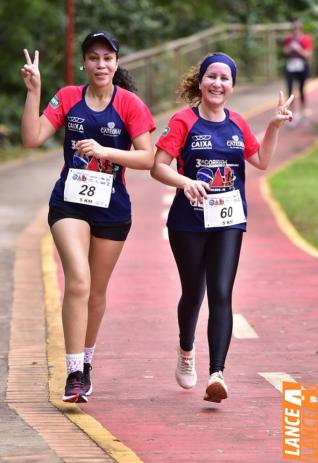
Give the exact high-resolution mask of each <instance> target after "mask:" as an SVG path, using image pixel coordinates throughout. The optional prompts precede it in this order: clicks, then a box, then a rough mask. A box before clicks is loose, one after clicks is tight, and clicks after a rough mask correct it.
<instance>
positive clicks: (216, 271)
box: [151, 53, 293, 402]
mask: <svg viewBox="0 0 318 463" xmlns="http://www.w3.org/2000/svg"><path fill="white" fill-rule="evenodd" d="M236 74H237V68H236V64H235V62H234V61H233V59H232V58H231V57H229V56H228V55H225V54H223V53H213V54H212V55H209V56H207V57H206V58H205V59H204V60H203V61H202V62H201V63H200V64H199V65H198V66H196V67H194V68H191V69H190V71H189V72H188V73H187V74H186V75H185V76H184V77H183V80H182V82H181V86H180V88H179V94H180V96H181V98H182V99H183V100H184V101H186V102H187V103H188V104H189V105H190V107H188V108H186V109H182V110H181V111H178V112H177V113H176V114H175V115H174V116H173V117H172V118H171V120H170V121H169V124H168V126H167V127H166V129H165V130H164V131H163V133H162V135H161V137H160V138H159V140H158V142H157V144H156V146H157V148H158V149H157V153H156V157H155V164H154V167H153V169H152V171H151V173H152V176H153V177H154V178H156V179H157V180H159V181H160V182H162V183H164V184H166V185H170V186H174V187H176V188H177V190H176V196H175V198H174V201H173V204H172V206H171V208H170V212H169V216H168V222H167V226H168V231H169V241H170V245H171V248H172V252H173V254H174V258H175V260H176V264H177V267H178V271H179V276H180V280H181V288H182V294H181V298H180V301H179V304H178V324H179V338H180V340H179V341H180V342H179V346H178V361H177V367H176V371H175V376H176V380H177V383H178V384H179V385H180V386H181V387H183V388H185V389H190V388H192V387H194V386H195V384H196V381H197V374H196V370H195V346H194V339H195V330H196V325H197V320H198V315H199V311H200V307H201V303H202V300H203V297H204V294H205V291H206V290H207V297H208V305H209V320H208V343H209V353H210V370H209V377H208V382H207V387H206V391H205V396H204V400H207V401H211V402H221V400H223V399H226V398H227V396H228V388H227V385H226V384H225V382H224V378H223V369H224V365H225V360H226V356H227V352H228V348H229V345H230V340H231V335H232V325H233V316H232V290H233V285H234V280H235V275H236V271H237V266H238V262H239V256H240V250H241V243H242V236H243V232H244V231H245V230H246V218H247V204H246V197H245V186H244V184H245V160H246V161H248V162H249V163H251V164H252V165H253V166H255V167H257V168H258V169H266V168H267V166H268V163H269V161H270V159H271V157H272V155H273V154H274V152H275V149H276V145H277V137H278V131H279V128H280V127H281V125H283V124H284V123H285V122H286V121H288V120H291V119H292V113H291V111H290V110H289V106H290V104H291V102H292V100H293V96H292V95H291V96H290V98H289V99H288V100H287V101H284V97H283V94H282V92H281V93H280V96H279V103H278V107H277V111H276V114H275V115H274V116H273V117H272V119H271V120H270V122H269V125H268V127H267V130H266V133H265V136H264V139H263V141H262V143H259V142H258V141H257V140H256V138H255V136H254V135H253V134H252V132H251V130H250V128H249V126H248V125H247V123H246V121H245V120H244V119H243V118H242V117H241V116H240V115H239V114H237V113H235V112H233V111H231V110H229V109H227V108H226V107H225V104H226V101H227V99H228V97H229V96H230V95H231V93H232V92H233V88H234V86H235V82H236ZM173 159H176V161H177V170H175V169H174V168H173V167H172V166H171V164H172V161H173Z"/></svg>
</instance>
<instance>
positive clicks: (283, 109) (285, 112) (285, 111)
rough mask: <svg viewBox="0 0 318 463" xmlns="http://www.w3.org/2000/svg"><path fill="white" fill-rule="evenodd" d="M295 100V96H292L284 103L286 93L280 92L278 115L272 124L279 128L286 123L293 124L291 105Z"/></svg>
mask: <svg viewBox="0 0 318 463" xmlns="http://www.w3.org/2000/svg"><path fill="white" fill-rule="evenodd" d="M293 100H294V95H290V97H289V98H288V100H286V101H285V102H284V93H283V92H282V91H280V92H279V98H278V105H277V108H276V114H275V116H274V118H273V119H272V123H273V124H274V125H275V126H276V127H277V128H279V127H281V126H282V125H283V124H284V123H285V122H287V121H289V122H291V121H292V120H293V113H292V111H291V110H290V109H289V107H290V105H291V104H292V102H293Z"/></svg>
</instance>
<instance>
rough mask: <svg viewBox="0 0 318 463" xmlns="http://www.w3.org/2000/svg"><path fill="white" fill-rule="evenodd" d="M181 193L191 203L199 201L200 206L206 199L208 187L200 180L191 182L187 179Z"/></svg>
mask: <svg viewBox="0 0 318 463" xmlns="http://www.w3.org/2000/svg"><path fill="white" fill-rule="evenodd" d="M183 191H184V194H185V196H186V198H188V200H189V201H190V202H191V203H194V202H195V201H199V203H200V204H202V203H203V200H204V199H206V198H207V192H209V191H210V185H209V184H208V183H206V182H202V181H201V180H192V179H191V178H188V179H187V180H186V182H185V183H184V184H183Z"/></svg>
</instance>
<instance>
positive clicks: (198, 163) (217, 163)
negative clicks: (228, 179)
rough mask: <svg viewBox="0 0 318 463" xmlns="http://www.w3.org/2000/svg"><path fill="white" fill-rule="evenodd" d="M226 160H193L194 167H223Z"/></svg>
mask: <svg viewBox="0 0 318 463" xmlns="http://www.w3.org/2000/svg"><path fill="white" fill-rule="evenodd" d="M226 165H227V162H226V161H224V160H222V159H199V158H196V160H195V167H197V168H199V167H225V166H226Z"/></svg>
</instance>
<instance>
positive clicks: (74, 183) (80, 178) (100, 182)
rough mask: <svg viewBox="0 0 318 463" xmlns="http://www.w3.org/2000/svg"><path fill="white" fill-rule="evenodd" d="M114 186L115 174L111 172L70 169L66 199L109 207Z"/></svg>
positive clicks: (66, 184)
mask: <svg viewBox="0 0 318 463" xmlns="http://www.w3.org/2000/svg"><path fill="white" fill-rule="evenodd" d="M112 186H113V176H112V175H111V174H105V173H103V172H95V171H90V170H82V169H69V171H68V175H67V179H66V182H65V188H64V201H68V202H71V203H79V204H86V205H88V206H97V207H108V206H109V202H110V197H111V193H112Z"/></svg>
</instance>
